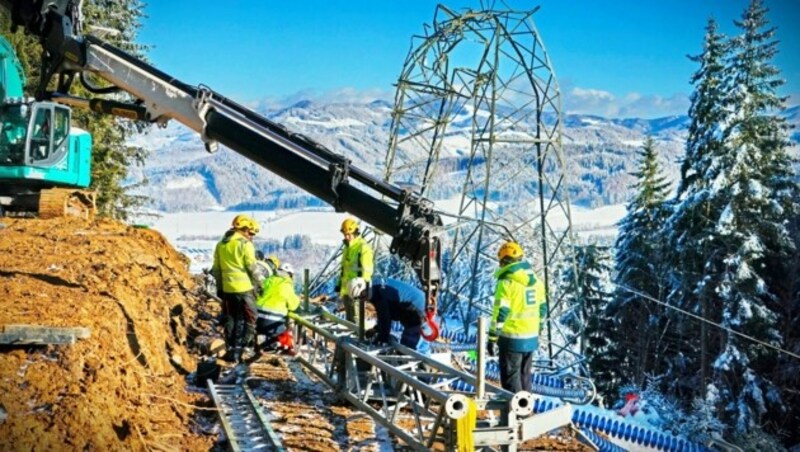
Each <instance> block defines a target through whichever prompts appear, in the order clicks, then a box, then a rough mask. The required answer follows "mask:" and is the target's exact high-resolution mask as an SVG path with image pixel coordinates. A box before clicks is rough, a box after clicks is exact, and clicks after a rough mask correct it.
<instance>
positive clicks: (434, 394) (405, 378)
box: [339, 341, 449, 405]
mask: <svg viewBox="0 0 800 452" xmlns="http://www.w3.org/2000/svg"><path fill="white" fill-rule="evenodd" d="M339 345H340V346H341V347H342V349H343V350H344V351H346V352H348V353H350V354H351V355H353V356H355V357H357V358H358V359H360V360H362V361H365V362H366V363H368V364H370V365H371V366H373V367H377V368H379V369H380V370H382V371H384V372H386V373H387V374H388V375H390V376H391V377H393V378H396V379H397V380H399V381H402V382H403V383H405V384H407V385H408V386H411V387H412V388H414V389H416V390H418V391H420V392H422V393H424V394H425V395H427V396H428V397H430V398H432V399H433V400H435V401H437V402H438V403H440V404H442V405H444V404H445V403H446V402H447V399H448V398H449V395H447V394H445V393H443V392H441V391H439V390H438V389H436V388H433V387H431V386H429V385H427V384H425V383H423V382H421V381H419V380H417V379H416V378H413V377H411V376H409V375H408V374H406V373H405V372H402V371H399V370H397V369H395V368H394V366H392V365H391V364H388V363H386V362H383V361H382V360H380V359H379V358H376V357H374V356H372V355H370V354H369V353H367V352H365V351H364V350H361V349H360V348H358V347H356V346H355V345H354V344H352V343H350V342H348V341H341V342H340V344H339Z"/></svg>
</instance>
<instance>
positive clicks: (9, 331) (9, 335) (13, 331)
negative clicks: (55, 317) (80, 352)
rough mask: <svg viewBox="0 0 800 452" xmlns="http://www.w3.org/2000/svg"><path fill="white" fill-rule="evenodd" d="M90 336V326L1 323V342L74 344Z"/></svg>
mask: <svg viewBox="0 0 800 452" xmlns="http://www.w3.org/2000/svg"><path fill="white" fill-rule="evenodd" d="M89 336H91V331H90V330H89V328H67V327H53V326H41V325H0V344H74V343H75V342H76V341H77V340H78V339H86V338H88V337H89Z"/></svg>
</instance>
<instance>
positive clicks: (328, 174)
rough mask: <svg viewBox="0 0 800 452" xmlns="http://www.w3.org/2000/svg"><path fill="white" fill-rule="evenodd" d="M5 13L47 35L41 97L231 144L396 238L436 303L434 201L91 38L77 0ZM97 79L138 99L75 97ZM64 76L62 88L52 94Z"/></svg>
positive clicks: (40, 1) (32, 2)
mask: <svg viewBox="0 0 800 452" xmlns="http://www.w3.org/2000/svg"><path fill="white" fill-rule="evenodd" d="M0 7H3V8H5V9H6V10H7V11H10V12H11V19H12V30H14V29H16V28H17V27H22V28H23V29H24V30H25V31H26V32H28V33H31V34H34V35H36V36H38V37H39V40H40V42H41V44H42V46H43V50H44V51H43V62H42V63H43V64H42V80H41V81H40V87H39V92H38V93H37V96H38V97H42V98H52V99H53V100H56V101H58V102H61V103H65V104H70V105H76V106H84V107H89V108H92V109H93V110H96V111H99V112H106V113H112V114H116V115H119V116H123V117H128V118H131V119H139V120H145V121H150V122H156V123H159V124H165V123H166V122H167V121H169V120H170V119H175V120H176V121H178V122H180V123H182V124H184V125H186V126H187V127H189V128H190V129H192V130H194V131H196V132H197V133H199V134H200V136H201V138H202V140H203V142H204V143H205V145H206V149H208V150H209V151H214V150H215V149H216V148H217V146H218V143H221V144H223V145H225V146H227V147H228V148H230V149H232V150H234V151H235V152H237V153H239V154H241V155H243V156H245V157H247V158H248V159H250V160H252V161H253V162H255V163H257V164H259V165H261V166H263V167H264V168H266V169H268V170H270V171H271V172H273V173H275V174H277V175H279V176H281V177H282V178H284V179H286V180H288V181H289V182H291V183H293V184H294V185H296V186H297V187H299V188H301V189H303V190H305V191H306V192H308V193H310V194H312V195H314V196H316V197H318V198H320V199H322V200H324V201H325V202H327V203H329V204H331V205H332V206H334V207H335V208H336V210H337V211H346V212H349V213H351V214H353V215H354V216H356V217H358V218H361V219H362V220H364V221H366V222H367V223H369V224H371V225H372V226H373V227H375V228H376V229H378V230H380V231H382V232H384V233H386V234H388V235H390V236H391V237H392V238H393V239H392V244H391V251H392V253H395V254H397V255H399V256H400V257H402V258H405V259H407V260H409V261H410V262H411V265H412V267H413V268H414V269H415V270H416V272H417V275H418V277H419V279H420V281H421V283H422V285H423V289H424V290H425V291H426V292H427V293H428V295H429V299H430V300H431V301H432V303H435V297H436V293H437V290H438V288H439V283H440V279H441V272H440V261H441V253H440V250H441V243H440V240H439V237H438V235H437V231H438V229H439V226H441V225H442V221H441V218H440V217H439V215H438V214H436V213H435V212H434V211H433V205H432V203H431V202H430V201H428V200H426V199H424V198H421V197H418V196H416V195H414V194H412V193H411V192H409V191H406V190H402V189H400V188H398V187H396V186H394V185H391V184H388V183H386V182H384V181H382V180H380V179H378V178H376V177H374V176H372V175H371V174H370V173H368V172H366V171H364V170H361V169H359V168H356V167H354V166H352V165H351V164H350V162H349V160H347V159H346V158H345V157H344V156H342V155H339V154H336V153H334V152H332V151H330V150H329V149H327V148H325V147H324V146H322V145H321V144H319V143H316V142H314V141H312V140H310V139H308V138H307V137H304V136H302V135H299V134H295V133H292V132H290V131H289V130H287V129H286V128H285V127H283V126H281V125H280V124H277V123H274V122H272V121H270V120H268V119H266V118H264V117H262V116H260V115H258V114H256V113H255V112H253V111H252V110H249V109H247V108H245V107H243V106H241V105H239V104H237V103H235V102H233V101H232V100H230V99H228V98H226V97H224V96H222V95H220V94H219V93H217V92H214V91H212V90H211V89H209V88H206V87H202V86H200V87H198V86H193V85H189V84H186V83H183V82H181V81H179V80H177V79H175V78H173V77H171V76H169V75H168V74H165V73H164V72H162V71H160V70H158V69H156V68H155V67H153V66H151V65H150V64H148V63H146V62H144V61H142V60H141V59H139V58H136V57H134V56H132V55H130V54H128V53H126V52H124V51H122V50H120V49H118V48H116V47H114V46H112V45H110V44H108V43H106V42H104V41H103V40H101V39H99V38H97V37H94V36H90V35H86V36H83V35H82V34H81V32H80V29H81V26H80V23H81V17H80V2H79V1H77V0H50V1H48V0H0ZM87 73H91V74H95V75H96V76H98V77H100V78H101V79H103V80H105V81H106V82H108V83H110V84H111V85H112V86H111V87H107V88H101V89H97V88H93V87H91V86H87V88H90V91H94V92H109V91H112V90H114V89H116V90H119V91H124V92H126V93H128V94H130V95H131V96H132V97H134V98H135V99H136V100H137V101H136V102H135V103H121V102H116V101H111V100H105V99H82V98H75V97H72V96H70V95H69V94H68V93H69V88H70V85H71V83H72V82H73V80H74V78H75V76H78V77H79V78H80V79H81V81H84V82H85V80H84V76H85V74H87ZM54 78H55V79H56V80H57V88H56V91H55V92H47V91H46V87H47V86H48V84H49V83H50V82H51V80H53V79H54ZM353 181H355V182H358V183H360V185H355V184H353ZM364 187H365V188H364ZM382 198H388V199H389V200H391V201H389V202H387V201H385V200H384V199H382Z"/></svg>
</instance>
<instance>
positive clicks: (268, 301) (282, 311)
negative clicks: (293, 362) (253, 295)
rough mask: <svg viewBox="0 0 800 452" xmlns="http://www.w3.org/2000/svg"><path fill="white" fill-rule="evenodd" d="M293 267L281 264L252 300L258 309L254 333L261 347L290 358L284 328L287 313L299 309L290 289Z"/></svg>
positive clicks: (290, 344) (290, 348) (287, 333)
mask: <svg viewBox="0 0 800 452" xmlns="http://www.w3.org/2000/svg"><path fill="white" fill-rule="evenodd" d="M293 277H294V268H293V267H292V265H291V264H289V263H288V262H284V263H282V264H281V265H280V266H278V268H277V269H276V271H275V274H273V275H272V276H270V277H269V278H267V279H266V280H265V281H264V283H263V288H264V290H263V291H262V292H261V295H260V296H259V297H258V299H257V300H256V307H257V308H258V324H257V326H258V328H257V330H258V334H263V335H264V336H265V340H264V344H263V346H262V348H264V349H266V350H275V351H280V352H283V353H286V354H289V355H294V353H295V352H294V344H293V340H292V334H291V332H290V331H289V329H288V328H287V322H288V320H289V319H288V316H289V312H291V311H295V310H296V309H297V308H298V307H299V306H300V298H299V297H298V296H297V293H296V292H295V290H294V281H293V279H292V278H293Z"/></svg>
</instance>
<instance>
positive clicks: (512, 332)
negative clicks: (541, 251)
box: [489, 262, 547, 353]
mask: <svg viewBox="0 0 800 452" xmlns="http://www.w3.org/2000/svg"><path fill="white" fill-rule="evenodd" d="M495 277H496V278H497V287H496V288H495V292H494V308H493V309H492V322H491V325H490V327H489V335H490V338H495V339H498V338H499V339H498V340H499V341H500V342H504V343H505V344H506V345H507V346H508V349H509V350H510V351H513V352H521V353H525V352H531V351H534V350H536V349H537V348H538V347H539V331H540V329H541V324H542V322H543V321H544V318H545V317H546V316H547V304H546V303H545V301H546V300H545V298H546V297H545V288H544V282H543V281H541V280H539V279H538V278H537V277H536V274H534V272H533V268H531V266H530V264H528V263H527V262H515V263H513V264H509V265H506V266H504V267H502V268H500V270H498V271H497V272H496V273H495Z"/></svg>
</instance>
